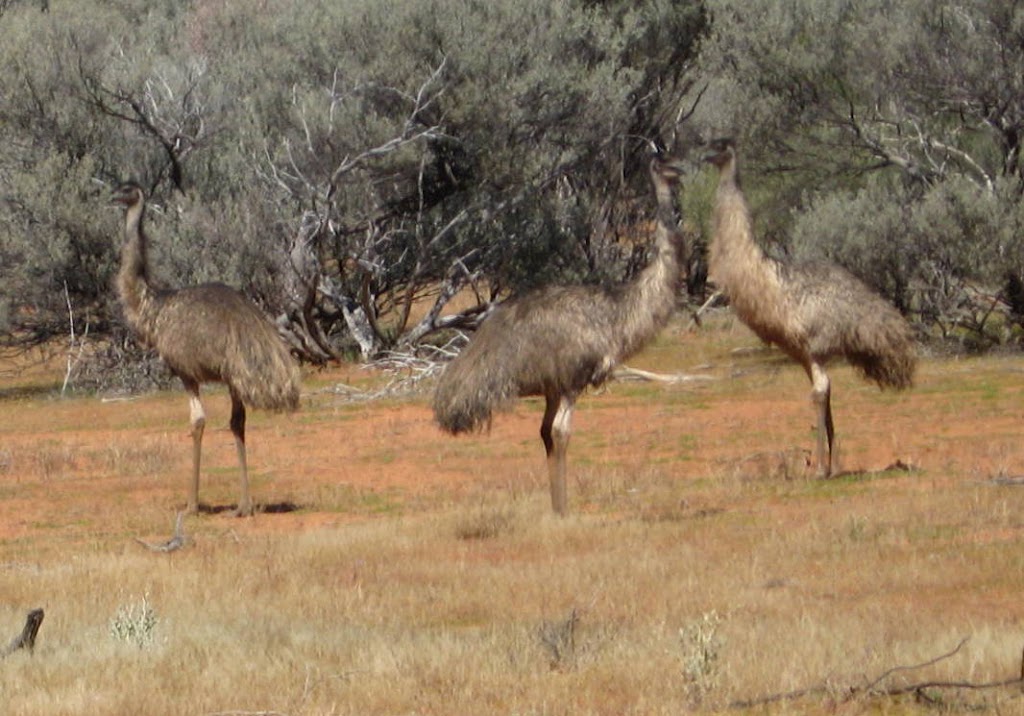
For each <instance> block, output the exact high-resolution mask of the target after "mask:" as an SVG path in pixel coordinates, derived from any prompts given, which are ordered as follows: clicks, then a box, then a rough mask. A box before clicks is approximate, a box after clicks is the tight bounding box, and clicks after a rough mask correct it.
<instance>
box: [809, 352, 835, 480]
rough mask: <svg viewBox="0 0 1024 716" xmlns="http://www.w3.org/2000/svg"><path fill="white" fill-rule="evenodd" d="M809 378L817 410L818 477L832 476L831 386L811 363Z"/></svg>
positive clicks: (823, 371)
mask: <svg viewBox="0 0 1024 716" xmlns="http://www.w3.org/2000/svg"><path fill="white" fill-rule="evenodd" d="M807 372H808V373H809V374H810V376H811V384H812V386H813V387H812V390H811V400H813V401H814V404H815V406H816V407H817V408H818V477H831V475H832V445H833V443H834V441H835V427H834V425H833V424H832V384H831V382H830V381H829V379H828V375H827V374H826V373H825V369H824V368H822V367H821V366H820V365H818V364H817V363H814V362H812V363H811V365H810V368H809V369H808V371H807Z"/></svg>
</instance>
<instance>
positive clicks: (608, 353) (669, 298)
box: [434, 153, 685, 515]
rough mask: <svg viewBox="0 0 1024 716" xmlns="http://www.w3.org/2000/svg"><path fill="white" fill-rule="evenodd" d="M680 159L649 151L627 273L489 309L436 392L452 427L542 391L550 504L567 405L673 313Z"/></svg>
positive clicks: (561, 491)
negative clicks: (645, 230) (649, 186)
mask: <svg viewBox="0 0 1024 716" xmlns="http://www.w3.org/2000/svg"><path fill="white" fill-rule="evenodd" d="M682 172H683V164H682V162H681V161H680V160H678V159H677V158H673V157H669V156H667V155H662V154H660V153H659V154H656V156H655V157H654V158H653V159H652V160H651V164H650V174H651V179H652V181H653V184H654V189H655V194H656V197H657V205H658V209H657V226H656V230H655V241H654V255H653V257H652V258H651V260H650V262H649V263H648V265H647V266H646V267H645V268H644V270H643V271H641V272H640V273H639V274H638V275H637V276H636V277H635V278H634V279H633V280H632V281H630V282H628V283H626V284H623V285H618V286H614V287H596V286H551V287H547V288H543V289H540V290H537V291H535V292H532V293H529V294H526V295H524V296H522V297H521V298H517V299H511V300H509V301H506V302H505V303H503V304H501V305H500V306H498V307H497V308H495V309H494V311H493V313H492V314H491V315H490V316H489V317H488V318H487V319H486V320H485V321H484V323H483V324H482V325H481V326H480V328H479V330H478V331H477V333H476V335H475V336H474V337H473V339H472V340H471V341H470V343H469V345H468V346H467V347H466V348H465V349H464V350H463V351H462V352H461V353H460V354H459V355H458V356H457V357H456V358H455V359H454V360H453V361H452V362H451V363H450V364H449V365H448V367H447V368H446V369H445V371H444V373H443V375H442V376H441V378H440V381H439V383H438V386H437V391H436V393H435V395H434V416H435V418H436V419H437V422H438V423H439V424H440V426H441V427H442V428H443V429H444V430H446V431H448V432H449V433H452V434H458V433H464V432H469V431H474V430H479V429H482V428H483V427H485V426H489V425H490V421H491V416H492V413H493V412H494V410H496V409H505V408H508V407H509V406H510V405H511V403H512V402H513V401H514V400H515V398H517V397H520V396H534V395H535V396H543V398H544V401H545V408H544V418H543V420H542V422H541V427H540V436H541V439H542V440H543V442H544V450H545V452H546V454H547V465H548V480H549V483H550V490H551V506H552V508H553V509H554V511H555V512H556V513H557V514H559V515H564V514H565V513H566V512H567V510H568V497H567V494H566V465H565V458H566V451H567V449H568V446H569V436H570V433H571V419H572V413H573V408H574V406H575V404H576V400H577V399H578V398H579V396H580V394H581V393H582V392H583V391H584V390H586V389H587V387H589V386H599V385H601V384H602V383H604V382H605V380H607V379H608V377H609V376H610V375H611V372H612V370H613V369H614V368H615V366H617V365H618V364H619V363H621V362H622V361H623V360H625V359H626V358H628V357H629V356H631V355H633V354H634V353H636V352H637V351H639V350H640V349H641V348H642V347H643V346H644V345H645V344H646V343H647V342H648V340H650V339H651V338H652V337H654V335H655V334H656V333H657V332H658V331H659V330H660V329H661V328H662V327H663V326H664V325H665V323H666V322H667V321H668V319H669V317H670V316H671V314H672V312H673V310H674V308H675V304H676V296H677V294H678V292H679V288H680V285H681V276H680V266H681V265H682V262H683V254H684V251H685V241H684V238H683V235H682V232H681V231H680V230H679V211H678V206H677V203H676V192H677V189H678V183H679V178H680V176H681V175H682Z"/></svg>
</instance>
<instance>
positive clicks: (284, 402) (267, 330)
mask: <svg viewBox="0 0 1024 716" xmlns="http://www.w3.org/2000/svg"><path fill="white" fill-rule="evenodd" d="M232 343H233V345H234V346H235V348H236V352H235V355H234V356H233V358H234V360H232V361H231V380H230V385H231V387H232V389H233V390H234V391H235V392H236V393H237V394H238V397H240V398H241V399H242V402H244V403H245V404H246V405H249V406H252V407H254V408H260V409H264V410H279V411H283V410H295V409H296V408H298V407H299V389H300V372H299V367H298V365H297V364H296V362H295V360H294V359H293V358H292V356H291V354H290V353H289V352H288V348H287V346H286V345H285V343H284V341H283V340H281V337H280V336H279V335H278V333H277V329H276V328H275V327H274V326H273V325H272V324H271V323H270V322H269V321H267V320H261V321H260V322H259V324H258V326H257V325H250V326H248V327H247V330H244V331H239V332H238V334H237V335H236V336H235V340H234V341H233V342H232Z"/></svg>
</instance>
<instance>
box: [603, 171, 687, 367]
mask: <svg viewBox="0 0 1024 716" xmlns="http://www.w3.org/2000/svg"><path fill="white" fill-rule="evenodd" d="M654 190H655V196H656V197H657V200H658V210H657V226H656V228H655V232H654V255H653V256H652V257H651V259H650V262H649V263H648V264H647V266H646V267H644V270H643V271H641V272H640V274H639V275H638V276H637V277H636V278H635V279H633V281H632V282H631V283H630V284H628V285H627V286H626V288H625V291H624V294H623V301H622V303H621V304H620V311H619V322H620V327H619V331H620V333H619V335H621V336H622V337H623V350H622V357H623V358H625V357H628V356H629V355H631V354H633V353H634V352H636V351H637V350H639V349H640V348H641V347H642V346H643V345H644V344H645V343H646V342H647V341H648V340H649V339H650V338H652V337H653V336H654V334H655V333H657V332H658V331H659V330H660V329H661V328H662V327H663V326H664V325H665V323H667V322H668V319H669V317H671V315H672V312H673V310H675V306H676V297H677V295H678V293H679V287H680V285H681V284H682V276H681V269H682V257H683V253H684V251H685V239H684V237H683V233H682V231H680V229H679V206H678V204H677V202H676V186H675V185H674V184H670V183H669V182H667V181H665V180H664V179H661V178H660V177H657V176H655V178H654Z"/></svg>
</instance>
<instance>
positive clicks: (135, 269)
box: [117, 202, 158, 345]
mask: <svg viewBox="0 0 1024 716" xmlns="http://www.w3.org/2000/svg"><path fill="white" fill-rule="evenodd" d="M142 215H143V204H142V202H139V203H137V204H134V205H132V206H130V207H128V209H127V210H126V211H125V220H124V244H123V245H122V247H121V268H120V269H119V270H118V272H117V292H118V295H119V296H120V298H121V302H122V304H123V305H124V311H125V318H126V319H127V321H128V325H129V326H130V327H131V328H132V329H133V330H135V331H136V332H137V333H138V334H139V336H140V337H141V338H142V340H143V342H145V343H147V344H149V345H152V343H153V337H154V336H153V323H154V322H155V320H156V314H157V300H156V299H157V295H158V291H157V290H156V289H154V288H153V287H152V286H150V283H149V265H148V261H147V256H146V235H145V233H144V232H143V230H142Z"/></svg>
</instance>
